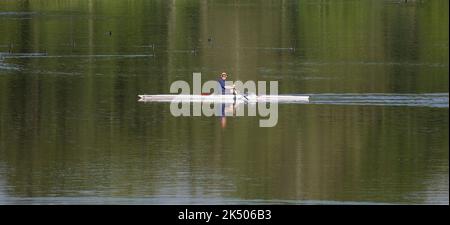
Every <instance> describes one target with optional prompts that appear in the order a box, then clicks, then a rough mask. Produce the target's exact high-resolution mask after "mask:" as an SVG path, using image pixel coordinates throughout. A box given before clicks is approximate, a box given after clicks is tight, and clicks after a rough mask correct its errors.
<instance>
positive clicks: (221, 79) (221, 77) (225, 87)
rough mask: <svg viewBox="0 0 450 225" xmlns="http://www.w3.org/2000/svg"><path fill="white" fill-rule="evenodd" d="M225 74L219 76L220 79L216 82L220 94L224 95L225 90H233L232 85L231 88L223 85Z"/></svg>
mask: <svg viewBox="0 0 450 225" xmlns="http://www.w3.org/2000/svg"><path fill="white" fill-rule="evenodd" d="M227 76H228V75H227V73H225V72H223V73H222V74H220V78H219V80H218V82H219V85H220V90H221V91H222V94H223V95H224V94H226V89H231V90H234V85H233V86H226V85H225V80H226V79H227ZM233 93H234V91H233Z"/></svg>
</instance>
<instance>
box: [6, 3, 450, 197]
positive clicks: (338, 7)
mask: <svg viewBox="0 0 450 225" xmlns="http://www.w3.org/2000/svg"><path fill="white" fill-rule="evenodd" d="M399 2H400V1H395V0H392V1H375V0H374V1H352V0H350V1H316V0H311V1H293V0H292V1H290V0H280V1H268V0H267V1H266V0H262V1H259V0H258V1H257V0H248V1H225V0H224V1H200V0H199V1H195V0H191V1H175V0H172V1H163V0H160V1H150V0H148V1H145V0H132V1H107V0H98V1H89V0H87V1H84V0H79V1H77V0H70V1H69V0H60V1H41V0H33V1H26V0H22V1H15V0H14V1H13V0H3V1H1V2H0V204H54V203H57V204H59V203H61V204H78V203H87V204H101V203H110V204H117V203H119V204H229V203H243V204H260V203H270V204H273V203H287V204H367V203H369V204H373V203H382V204H392V203H393V204H448V203H449V200H448V195H449V179H448V178H449V166H448V160H449V157H448V153H449V137H448V136H449V108H448V93H449V75H448V74H449V64H448V61H449V48H448V47H449V35H448V34H449V32H448V30H449V29H448V26H449V12H448V10H449V5H448V4H449V3H448V1H446V0H442V1H441V0H422V1H412V2H408V3H399ZM402 2H403V1H402ZM222 71H226V72H228V73H229V75H230V76H229V80H242V81H246V80H259V81H269V80H277V81H279V93H282V94H309V95H311V102H310V103H309V104H280V105H279V106H278V112H279V117H278V123H277V125H276V126H275V127H272V128H262V127H259V120H260V119H261V118H260V117H249V116H245V117H225V118H220V117H206V116H201V117H173V116H172V115H171V113H170V104H168V103H144V102H138V101H137V99H138V98H137V95H138V94H164V93H169V87H170V84H171V83H172V82H173V81H176V80H186V81H188V82H191V79H192V73H193V72H201V73H202V77H203V80H204V81H206V80H212V79H216V78H217V76H218V74H219V73H220V72H222ZM242 107H246V106H245V105H244V106H242Z"/></svg>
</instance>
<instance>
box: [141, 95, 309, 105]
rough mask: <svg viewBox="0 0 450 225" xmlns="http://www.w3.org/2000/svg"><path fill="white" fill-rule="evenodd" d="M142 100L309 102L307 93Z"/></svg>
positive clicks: (144, 97) (148, 99)
mask: <svg viewBox="0 0 450 225" xmlns="http://www.w3.org/2000/svg"><path fill="white" fill-rule="evenodd" d="M138 96H139V98H140V99H139V101H142V102H172V101H180V102H220V103H234V102H286V103H287V102H309V96H305V95H260V96H256V95H248V96H243V95H236V96H234V95H138Z"/></svg>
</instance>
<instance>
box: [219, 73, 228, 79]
mask: <svg viewBox="0 0 450 225" xmlns="http://www.w3.org/2000/svg"><path fill="white" fill-rule="evenodd" d="M227 76H228V75H227V73H225V72H223V73H222V74H220V78H222V80H226V79H227Z"/></svg>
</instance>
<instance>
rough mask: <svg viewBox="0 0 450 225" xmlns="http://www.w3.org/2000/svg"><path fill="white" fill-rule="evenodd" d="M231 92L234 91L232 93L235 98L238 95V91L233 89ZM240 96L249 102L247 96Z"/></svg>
mask: <svg viewBox="0 0 450 225" xmlns="http://www.w3.org/2000/svg"><path fill="white" fill-rule="evenodd" d="M233 90H234V92H233V93H234V95H235V96H236V95H238V91H237V90H236V88H233ZM241 96H242V97H244V98H245V99H247V101H250V100H249V99H248V98H247V96H245V95H242V94H241Z"/></svg>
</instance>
